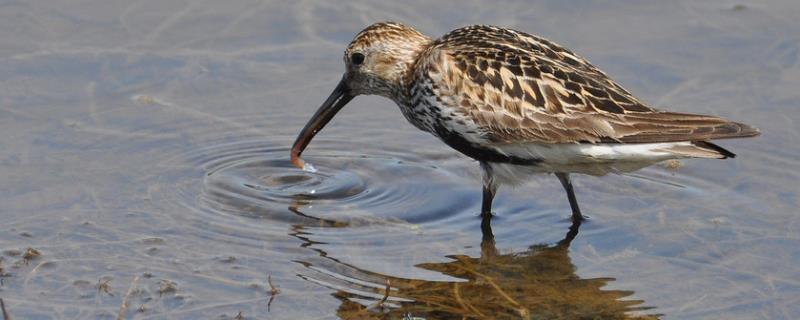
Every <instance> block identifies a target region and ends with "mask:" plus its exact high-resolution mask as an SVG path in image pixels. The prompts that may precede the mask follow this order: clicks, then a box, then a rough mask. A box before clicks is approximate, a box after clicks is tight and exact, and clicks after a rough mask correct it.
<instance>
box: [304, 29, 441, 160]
mask: <svg viewBox="0 0 800 320" xmlns="http://www.w3.org/2000/svg"><path fill="white" fill-rule="evenodd" d="M430 43H431V39H430V38H429V37H427V36H425V35H423V34H422V33H420V32H419V31H417V30H416V29H414V28H412V27H409V26H406V25H403V24H400V23H395V22H380V23H376V24H373V25H371V26H369V27H367V28H366V29H364V30H362V31H361V32H359V33H358V34H357V35H356V37H355V38H354V39H353V41H352V42H350V45H348V46H347V49H346V50H345V51H344V64H345V72H344V75H343V76H342V79H341V80H340V81H339V84H338V85H337V86H336V88H335V89H334V90H333V92H332V93H331V95H330V96H328V99H326V100H325V102H323V103H322V106H320V108H319V109H318V110H317V112H316V113H315V114H314V116H312V117H311V119H310V120H309V121H308V123H307V124H306V126H305V127H304V128H303V130H302V131H301V132H300V135H298V137H297V140H295V142H294V145H293V146H292V163H294V164H295V165H296V166H298V167H300V168H305V163H304V162H303V160H301V159H300V154H301V153H302V152H303V149H305V147H306V146H307V145H308V143H309V142H311V139H312V138H313V137H314V135H316V134H317V132H319V131H320V130H322V128H323V127H324V126H325V125H326V124H327V123H328V122H329V121H330V120H331V119H332V118H333V116H334V115H335V114H336V112H338V111H339V110H340V109H341V108H342V107H344V106H345V105H346V104H347V103H348V102H349V101H350V100H351V99H353V98H354V97H355V96H357V95H362V94H363V95H381V96H384V97H388V98H392V99H395V98H397V95H398V94H399V93H400V92H402V90H403V89H404V88H405V86H406V85H407V81H409V79H410V77H411V73H412V70H413V66H414V63H415V61H416V60H417V57H418V56H419V53H420V52H422V51H423V50H424V49H425V48H426V47H427V46H428V44H430Z"/></svg>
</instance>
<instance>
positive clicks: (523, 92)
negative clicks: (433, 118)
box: [431, 26, 759, 143]
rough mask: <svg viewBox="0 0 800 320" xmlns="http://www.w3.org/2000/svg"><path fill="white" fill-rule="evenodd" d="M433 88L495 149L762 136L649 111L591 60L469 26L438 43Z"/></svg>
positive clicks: (510, 33) (708, 119) (524, 37)
mask: <svg viewBox="0 0 800 320" xmlns="http://www.w3.org/2000/svg"><path fill="white" fill-rule="evenodd" d="M431 52H435V53H436V55H437V56H438V59H439V61H438V62H439V63H444V64H447V65H448V67H449V68H447V69H448V70H449V72H450V74H449V75H448V76H439V77H434V78H435V79H438V81H436V82H437V83H434V84H433V85H434V87H438V88H440V89H441V90H442V91H446V92H448V93H449V94H451V95H454V96H456V97H457V98H456V99H455V100H454V105H455V107H456V108H457V109H458V112H459V113H461V114H462V115H463V116H464V117H465V118H467V119H471V120H472V121H473V122H474V123H475V125H476V126H477V127H478V128H480V129H481V132H482V134H483V135H484V136H485V138H486V139H488V140H489V141H490V142H493V143H520V142H538V143H599V142H603V143H609V142H618V143H656V142H676V141H700V140H711V139H723V138H738V137H748V136H754V135H758V134H759V131H758V129H756V128H753V127H751V126H748V125H745V124H741V123H736V122H731V121H728V120H724V119H721V118H718V117H714V116H705V115H696V114H686V113H674V112H664V111H659V110H656V109H654V108H652V107H649V106H647V105H645V104H644V103H642V102H641V101H639V99H637V98H636V97H635V96H633V95H632V94H631V93H630V92H628V91H627V90H625V89H624V88H623V87H622V86H620V85H619V84H617V83H616V82H615V81H613V80H612V79H610V78H609V77H608V76H607V75H606V74H605V73H604V72H602V71H601V70H599V69H598V68H596V67H595V66H594V65H592V64H591V63H589V62H588V61H587V60H586V59H584V58H582V57H580V56H578V55H576V54H574V53H572V52H571V51H569V50H568V49H566V48H563V47H561V46H559V45H557V44H555V43H553V42H551V41H548V40H546V39H543V38H540V37H536V36H533V35H530V34H526V33H523V32H519V31H514V30H510V29H504V28H498V27H492V26H470V27H465V28H461V29H456V30H454V31H452V32H451V33H449V34H447V35H445V36H443V37H442V38H440V39H438V40H436V41H435V43H434V44H433V46H432V50H431Z"/></svg>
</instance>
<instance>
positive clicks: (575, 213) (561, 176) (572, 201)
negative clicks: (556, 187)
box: [556, 172, 585, 225]
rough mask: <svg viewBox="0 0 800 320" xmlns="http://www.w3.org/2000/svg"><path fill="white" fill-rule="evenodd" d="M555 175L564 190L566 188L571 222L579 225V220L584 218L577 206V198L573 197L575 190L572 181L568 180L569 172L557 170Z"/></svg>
mask: <svg viewBox="0 0 800 320" xmlns="http://www.w3.org/2000/svg"><path fill="white" fill-rule="evenodd" d="M556 177H558V181H561V185H562V186H564V190H567V198H568V199H569V206H570V208H572V222H573V223H577V224H578V225H580V223H581V221H583V220H584V219H585V218H584V217H583V215H582V214H581V209H580V208H578V199H576V198H575V190H574V189H572V181H570V180H569V173H563V172H557V173H556Z"/></svg>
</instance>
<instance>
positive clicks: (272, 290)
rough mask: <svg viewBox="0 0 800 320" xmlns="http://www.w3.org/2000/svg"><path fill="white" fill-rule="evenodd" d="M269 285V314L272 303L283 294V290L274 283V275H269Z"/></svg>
mask: <svg viewBox="0 0 800 320" xmlns="http://www.w3.org/2000/svg"><path fill="white" fill-rule="evenodd" d="M267 284H269V301H267V312H269V311H270V307H272V301H274V300H275V297H277V296H278V294H279V293H281V290H280V289H278V287H276V286H275V285H274V284H273V283H272V275H267Z"/></svg>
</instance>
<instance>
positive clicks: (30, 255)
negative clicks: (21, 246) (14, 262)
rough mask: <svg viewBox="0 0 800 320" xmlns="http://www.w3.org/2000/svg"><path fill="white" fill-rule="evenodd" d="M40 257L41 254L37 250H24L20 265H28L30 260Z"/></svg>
mask: <svg viewBox="0 0 800 320" xmlns="http://www.w3.org/2000/svg"><path fill="white" fill-rule="evenodd" d="M41 256H42V253H41V252H39V250H36V249H34V248H28V249H27V250H25V253H24V254H22V263H23V264H25V265H28V263H30V262H31V261H32V260H34V259H36V258H38V257H41Z"/></svg>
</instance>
